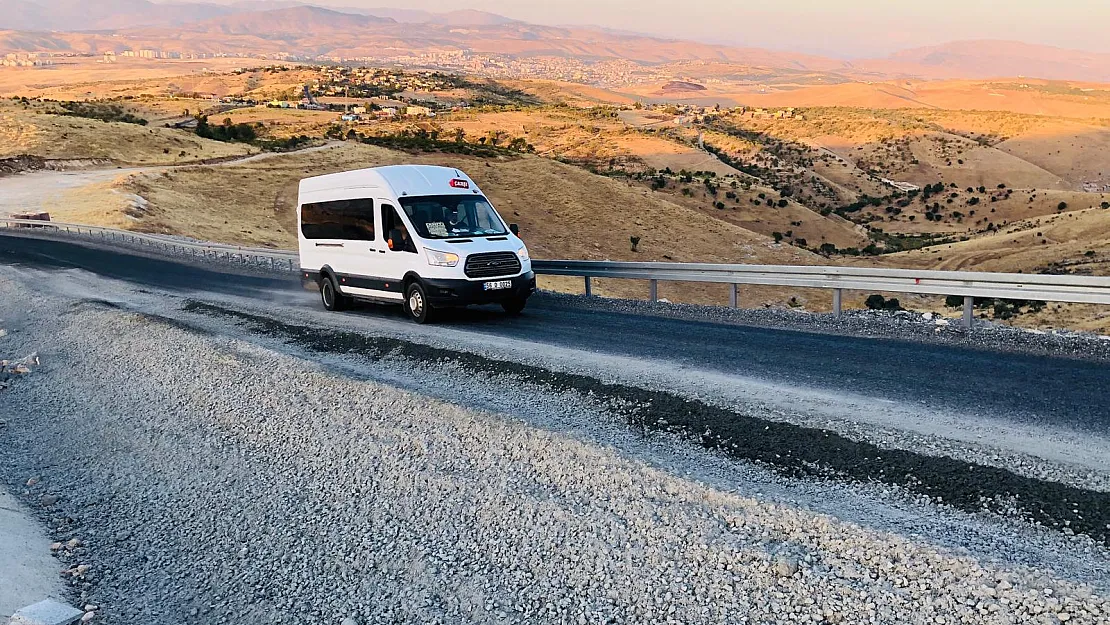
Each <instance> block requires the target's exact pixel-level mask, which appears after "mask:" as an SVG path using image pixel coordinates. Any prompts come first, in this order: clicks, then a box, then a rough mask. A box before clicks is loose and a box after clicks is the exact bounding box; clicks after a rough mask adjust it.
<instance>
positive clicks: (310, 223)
mask: <svg viewBox="0 0 1110 625" xmlns="http://www.w3.org/2000/svg"><path fill="white" fill-rule="evenodd" d="M301 233H302V234H304V238H306V239H342V240H346V241H373V240H374V200H371V199H354V200H335V201H331V202H313V203H311V204H303V205H302V206H301Z"/></svg>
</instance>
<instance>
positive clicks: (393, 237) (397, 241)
mask: <svg viewBox="0 0 1110 625" xmlns="http://www.w3.org/2000/svg"><path fill="white" fill-rule="evenodd" d="M387 243H389V249H391V250H397V249H400V247H401V230H400V229H399V228H394V229H392V230H390V231H389V241H387Z"/></svg>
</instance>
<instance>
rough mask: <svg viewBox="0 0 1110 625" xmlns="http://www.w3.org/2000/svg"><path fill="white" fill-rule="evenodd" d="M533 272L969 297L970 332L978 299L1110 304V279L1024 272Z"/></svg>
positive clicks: (559, 268) (548, 266)
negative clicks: (976, 299)
mask: <svg viewBox="0 0 1110 625" xmlns="http://www.w3.org/2000/svg"><path fill="white" fill-rule="evenodd" d="M532 269H533V271H535V272H536V273H538V274H542V275H550V276H577V277H581V278H584V279H585V287H586V294H587V295H591V294H592V292H593V291H592V285H591V282H590V281H591V279H592V278H621V279H627V280H648V281H649V282H650V285H651V286H650V289H651V299H652V301H655V300H657V299H658V293H659V290H658V285H659V282H660V281H661V280H664V281H673V282H715V283H721V284H731V285H732V291H731V295H730V297H729V300H730V304H731V306H732V307H734V308H735V307H737V306H738V305H739V294H738V287H739V285H768V286H794V287H804V288H814V289H830V290H832V292H833V312H834V313H835V314H837V315H839V314H841V310H842V301H843V292H844V291H845V290H852V291H873V292H887V293H916V294H922V295H954V296H963V298H964V311H963V312H964V314H963V323H964V326H965V327H971V325H972V323H973V320H974V309H975V298H991V299H994V298H998V299H1022V300H1031V301H1046V302H1073V303H1083V304H1110V278H1101V277H1088V276H1056V275H1039V274H1022V273H986V272H970V271H928V270H914V269H873V268H868V267H823V266H786V265H710V264H700V263H625V262H608V261H577V260H534V261H532Z"/></svg>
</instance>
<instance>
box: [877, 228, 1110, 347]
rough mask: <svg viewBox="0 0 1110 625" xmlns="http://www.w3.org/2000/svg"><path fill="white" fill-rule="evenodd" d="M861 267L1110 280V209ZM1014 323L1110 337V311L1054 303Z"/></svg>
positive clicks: (936, 302) (935, 307) (930, 305)
mask: <svg viewBox="0 0 1110 625" xmlns="http://www.w3.org/2000/svg"><path fill="white" fill-rule="evenodd" d="M858 262H861V263H865V264H870V265H880V266H885V267H920V268H927V269H946V270H965V271H998V272H1008V273H1070V274H1076V275H1096V276H1110V209H1101V208H1095V209H1086V210H1080V211H1074V212H1066V213H1062V214H1058V215H1051V216H1045V217H1039V218H1034V219H1028V220H1023V221H1021V222H1017V223H1014V224H1012V225H1010V226H1009V227H1006V228H1004V229H1003V230H1002V231H1000V232H998V233H994V234H990V235H985V236H979V237H975V238H972V239H970V240H968V241H963V242H958V243H952V244H949V245H942V246H937V247H933V248H929V249H923V250H916V251H912V252H902V253H898V254H891V255H887V256H880V257H875V258H870V259H865V260H863V259H861V260H859V261H858ZM923 305H924V308H925V309H932V310H937V311H940V310H942V308H941V304H940V300H939V299H937V298H934V299H932V300H931V301H930V303H923ZM987 314H989V311H988V313H987ZM1010 322H1011V323H1015V324H1017V325H1021V326H1025V327H1032V328H1071V329H1078V330H1086V331H1090V332H1098V333H1101V334H1110V311H1108V310H1107V309H1106V307H1105V306H1088V305H1080V304H1050V305H1049V306H1048V307H1046V308H1045V309H1044V310H1043V311H1040V312H1029V311H1026V312H1025V313H1024V314H1022V315H1020V316H1018V317H1016V318H1015V319H1013V320H1011V321H1010Z"/></svg>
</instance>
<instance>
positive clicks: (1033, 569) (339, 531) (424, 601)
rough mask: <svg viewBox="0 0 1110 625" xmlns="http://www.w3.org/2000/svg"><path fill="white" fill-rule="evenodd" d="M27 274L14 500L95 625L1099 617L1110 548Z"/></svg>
mask: <svg viewBox="0 0 1110 625" xmlns="http://www.w3.org/2000/svg"><path fill="white" fill-rule="evenodd" d="M37 275H38V274H36V273H35V272H30V273H28V272H26V271H23V270H15V269H11V268H4V269H3V270H0V318H4V319H5V320H9V319H10V320H11V321H12V323H11V324H10V325H11V335H10V337H9V338H10V342H8V343H7V346H8V348H9V349H11V350H14V351H16V352H28V353H29V352H30V351H38V352H39V353H40V354H41V357H42V366H41V367H38V368H36V370H35V371H33V372H32V373H31V374H29V375H28V376H26V377H25V378H22V379H20V380H19V384H17V385H13V386H12V387H11V388H9V389H7V390H6V391H3V393H4V395H3V396H2V397H3V401H4V404H5V406H6V407H10V413H11V415H12V418H11V420H10V423H9V426H8V430H9V431H8V433H7V435H6V436H5V437H4V438H3V439H2V441H3V442H2V444H3V445H4V447H5V449H4V452H5V453H4V454H3V455H2V457H3V460H0V476H2V478H3V479H4V480H5V481H6V482H7V483H8V484H10V485H15V484H18V483H21V482H24V483H25V481H26V479H27V478H28V477H29V476H30V475H32V474H33V475H37V476H39V477H41V479H42V482H40V483H39V484H37V485H36V486H35V487H34V488H33V489H31V491H30V493H29V497H30V498H31V500H32V501H33V500H36V499H37V500H38V501H39V502H40V505H39V506H38V507H37V512H38V514H39V517H40V519H42V521H43V522H44V523H46V524H47V526H48V528H49V531H50V532H51V534H52V535H53V536H54V537H55V539H57V540H63V539H65V540H69V539H71V538H78V539H79V540H80V541H81V546H80V547H78V548H76V549H75V550H73V551H72V552H70V551H66V552H64V553H61V554H58V557H59V558H60V559H62V560H63V566H64V567H65V568H66V570H67V571H68V573H67V575H66V579H67V581H68V583H69V584H70V588H71V592H72V593H73V594H74V595H75V596H76V598H77V599H79V600H83V601H89V602H94V603H97V604H98V605H100V606H101V611H100V613H98V616H97V618H98V619H100V620H101V621H102V622H105V623H128V624H129V623H136V624H137V623H144V624H146V623H209V622H257V623H320V622H333V623H340V621H342V620H343V619H344V618H352V619H355V620H356V622H360V623H392V622H413V621H420V622H440V623H463V622H467V623H472V622H482V623H508V622H530V623H532V622H551V623H565V622H629V623H633V622H634V623H655V622H658V623H664V622H685V623H699V622H705V623H711V622H712V623H726V622H760V623H779V622H782V623H786V622H799V621H802V620H809V621H810V622H831V623H863V622H881V623H895V622H898V623H903V622H904V623H925V622H932V623H939V622H951V623H957V622H974V623H1059V622H1061V621H1063V620H1066V621H1068V622H1076V623H1092V624H1093V623H1100V622H1104V620H1105V618H1106V616H1107V614H1110V603H1108V602H1107V600H1106V599H1105V598H1104V595H1105V592H1106V590H1108V589H1110V579H1108V576H1110V573H1108V571H1110V566H1108V564H1110V555H1108V554H1107V552H1106V549H1105V547H1103V546H1102V545H1099V544H1096V543H1094V542H1092V541H1090V540H1089V539H1085V538H1083V537H1070V536H1067V535H1066V533H1062V532H1058V531H1050V530H1047V529H1043V528H1036V527H1033V526H1030V525H1027V524H1024V523H1021V522H1017V521H1012V520H1007V519H1004V518H999V517H996V516H994V515H989V514H967V513H963V512H959V511H956V510H953V509H951V508H949V507H947V506H944V505H938V504H937V503H936V502H934V501H930V500H925V499H922V498H919V497H914V496H912V495H911V494H908V493H907V492H905V491H903V490H901V489H898V488H891V487H885V486H882V485H879V484H872V485H866V484H860V485H855V486H853V485H852V484H846V483H841V482H839V481H836V480H831V481H830V480H823V479H818V478H813V477H810V478H791V477H785V476H783V475H781V474H780V473H778V472H776V471H773V470H769V468H766V467H762V466H759V465H756V464H751V463H746V462H738V461H736V460H734V459H731V458H730V457H729V456H728V454H726V453H722V452H721V451H720V450H718V451H716V452H715V451H711V450H706V449H703V448H702V447H701V446H699V445H697V444H693V441H690V440H687V439H684V438H683V437H681V436H676V435H671V434H668V433H667V432H665V431H656V432H654V433H651V435H646V434H649V433H648V432H646V431H645V430H643V429H642V428H640V427H637V426H638V425H640V424H636V423H633V424H631V426H630V424H629V423H628V422H627V421H624V420H623V416H624V411H623V408H624V407H622V406H619V405H612V404H611V403H607V402H606V401H605V398H603V397H596V396H595V397H590V396H589V395H584V394H582V393H579V392H575V391H574V389H567V390H563V391H559V390H558V389H553V388H552V387H551V386H550V385H548V384H544V383H541V382H542V381H539V380H537V381H530V380H527V379H517V380H515V381H511V382H510V381H508V377H507V376H504V375H501V374H496V375H493V374H491V375H490V376H488V377H486V378H483V377H481V376H477V375H475V371H474V370H472V369H468V368H467V367H466V366H465V363H464V362H437V361H424V362H414V361H413V360H412V359H411V358H406V357H405V354H404V353H398V352H397V351H396V350H395V349H391V350H390V351H388V352H386V353H377V352H375V353H359V352H354V351H349V350H344V349H340V348H342V347H343V345H336V349H334V350H332V351H330V352H326V353H325V352H314V351H312V350H310V349H307V348H306V344H305V343H304V342H301V343H297V342H296V341H291V340H289V338H288V337H281V336H276V335H273V334H271V335H265V334H261V335H260V334H259V333H258V332H255V331H251V330H250V329H249V328H245V327H244V326H243V325H242V321H241V320H240V321H236V320H235V319H234V318H227V317H226V316H214V315H212V314H205V313H203V312H201V311H194V312H192V313H188V312H187V311H184V306H185V305H186V301H185V300H184V299H182V298H180V297H167V296H166V295H164V294H161V293H155V292H150V291H146V292H142V291H141V290H139V289H136V288H135V287H133V286H128V285H126V284H123V283H116V282H114V281H110V280H103V279H99V278H96V277H95V276H91V275H88V274H84V273H83V272H72V276H71V277H72V278H73V279H72V281H71V282H70V283H69V287H68V288H66V289H59V290H56V291H55V292H54V293H51V294H46V293H41V292H36V291H35V290H33V285H34V284H35V279H34V278H35V277H36V276H37ZM271 304H272V305H276V303H274V302H271ZM183 311H184V313H185V314H183ZM286 311H287V312H288V309H286ZM333 336H334V335H333ZM494 373H496V372H494ZM415 391H420V392H415ZM43 495H53V496H57V497H58V500H57V501H51V503H50V504H49V505H43V504H42V502H43V500H41V497H42V496H43Z"/></svg>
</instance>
